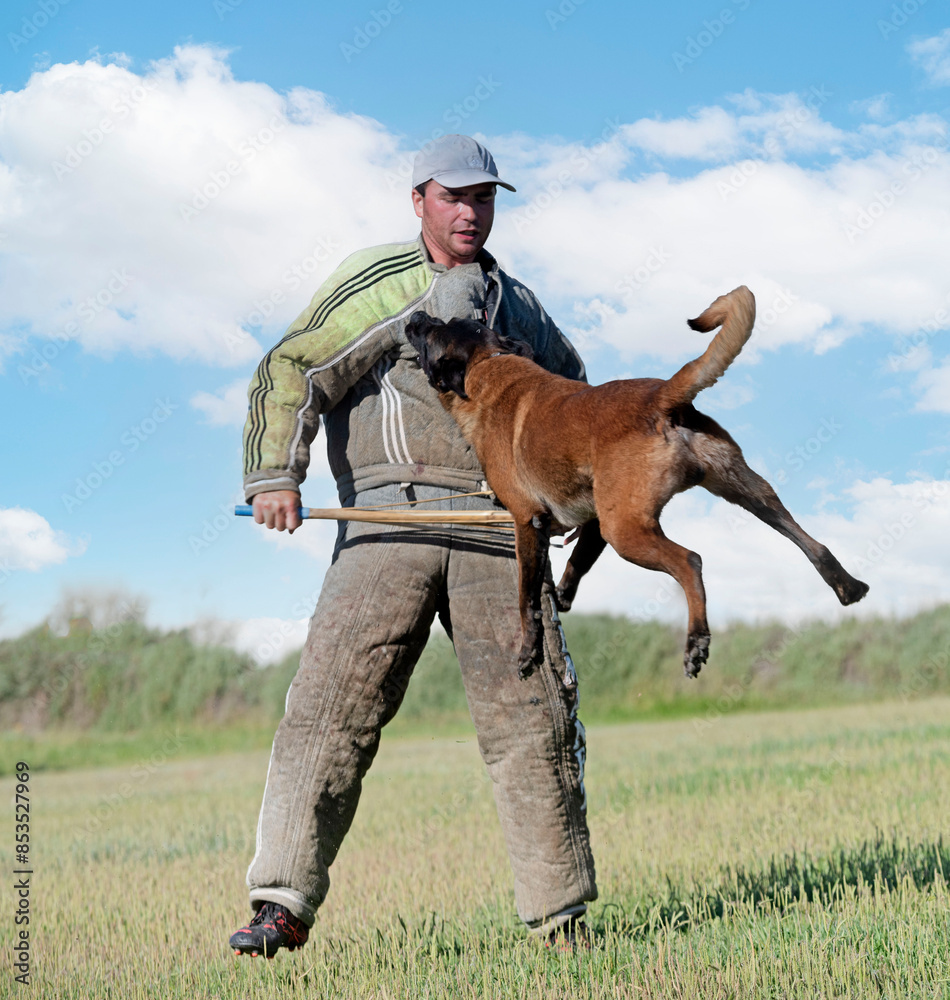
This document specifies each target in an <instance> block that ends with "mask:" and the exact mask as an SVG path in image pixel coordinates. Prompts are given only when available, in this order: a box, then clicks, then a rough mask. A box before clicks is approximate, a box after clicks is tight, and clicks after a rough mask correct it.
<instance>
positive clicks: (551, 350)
mask: <svg viewBox="0 0 950 1000" xmlns="http://www.w3.org/2000/svg"><path fill="white" fill-rule="evenodd" d="M541 313H542V316H543V317H544V319H543V322H542V330H543V343H539V345H538V346H539V347H540V348H541V355H540V357H539V358H537V359H536V360H537V362H538V364H540V365H543V366H544V367H545V368H547V370H548V371H550V372H554V373H555V374H556V375H563V376H564V377H565V378H572V379H575V380H577V381H578V382H586V381H587V369H586V368H585V367H584V362H583V361H582V360H581V356H580V355H579V354H578V353H577V349H576V348H575V347H574V345H573V344H572V343H571V342H570V341H569V340H568V339H567V337H565V336H564V334H563V333H561V331H560V330H559V329H558V327H557V324H556V323H555V322H554V320H553V319H551V317H550V316H549V315H548V314H547V313H546V312H545V311H544V309H541Z"/></svg>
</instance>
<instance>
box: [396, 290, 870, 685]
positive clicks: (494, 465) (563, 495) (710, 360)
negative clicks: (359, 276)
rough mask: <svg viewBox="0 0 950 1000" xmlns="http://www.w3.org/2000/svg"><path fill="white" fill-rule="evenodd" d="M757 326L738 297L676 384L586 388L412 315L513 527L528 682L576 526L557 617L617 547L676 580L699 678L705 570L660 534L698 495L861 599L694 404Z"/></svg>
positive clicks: (483, 332)
mask: <svg viewBox="0 0 950 1000" xmlns="http://www.w3.org/2000/svg"><path fill="white" fill-rule="evenodd" d="M754 322H755V298H754V297H753V295H752V293H751V292H750V291H749V289H748V288H746V287H745V286H744V285H741V286H740V287H739V288H736V289H734V290H733V291H731V292H729V293H728V295H722V296H720V297H719V298H718V299H716V301H715V302H713V303H712V305H710V306H709V308H708V309H706V310H705V312H703V313H702V314H701V315H700V316H698V317H697V318H696V319H693V320H689V321H688V323H689V326H690V327H692V329H693V330H697V331H699V332H702V333H709V332H711V331H712V330H715V329H716V328H717V327H721V329H720V330H719V332H718V333H717V334H716V336H715V337H714V338H713V340H712V341H711V342H710V344H709V346H708V347H707V349H706V351H705V352H704V353H703V354H702V356H701V357H699V358H696V359H695V360H693V361H690V362H689V363H688V364H686V365H684V366H683V367H682V368H681V369H680V370H679V371H678V372H677V373H676V374H675V375H674V376H673V377H672V378H670V379H667V380H665V381H664V380H663V379H657V378H637V379H626V380H623V381H617V382H608V383H606V384H605V385H598V386H591V385H588V384H587V383H585V382H578V381H574V380H572V379H567V378H564V377H562V376H560V375H555V374H552V373H551V372H549V371H546V370H545V369H543V368H541V367H540V366H539V365H537V364H535V363H534V361H533V360H531V354H532V352H531V348H530V346H529V345H528V344H526V343H523V342H521V341H518V340H514V339H510V338H506V337H502V336H500V335H499V334H497V333H495V332H494V331H493V330H491V329H489V328H488V327H487V326H485V325H484V324H482V323H480V322H478V321H477V320H472V319H459V320H452V321H450V322H448V323H444V322H442V321H441V320H438V319H433V318H432V317H430V316H428V315H427V314H426V313H424V312H415V313H413V315H412V317H411V318H410V320H409V323H408V324H407V328H406V335H407V337H408V340H409V342H410V344H412V346H413V348H414V349H415V350H417V351H418V352H419V363H420V365H421V367H422V370H423V371H424V373H425V375H426V377H427V378H428V380H429V383H430V384H431V385H432V386H433V387H434V388H435V389H436V390H437V392H438V393H439V398H440V401H441V402H442V405H443V406H444V407H445V409H446V410H447V411H448V412H449V413H450V414H451V415H452V417H454V418H455V420H456V422H457V423H458V425H459V427H460V428H461V431H462V434H463V435H464V436H465V438H466V439H467V440H468V441H469V442H470V443H471V445H472V446H473V447H474V449H475V452H476V454H477V455H478V458H479V461H480V462H481V465H482V468H483V469H484V471H485V477H486V479H487V481H488V484H489V486H490V487H491V489H492V490H493V491H494V493H495V495H496V496H497V497H498V500H499V501H500V502H501V503H502V504H503V505H504V506H505V507H506V508H507V510H508V511H509V512H510V513H511V515H512V517H513V519H514V526H515V549H516V553H517V558H518V570H519V602H520V612H521V625H522V640H523V641H522V647H521V651H520V653H519V657H518V669H519V673H520V675H521V677H522V678H524V677H527V676H528V675H529V674H530V673H531V671H532V670H533V667H534V664H535V663H536V662H537V661H538V660H539V656H540V651H541V649H540V647H541V641H542V637H543V636H542V625H541V588H542V584H543V581H544V576H545V573H546V570H547V552H548V540H549V538H550V536H551V535H552V534H563V533H564V532H565V531H566V530H567V529H571V528H579V529H580V533H579V535H578V539H577V545H576V546H575V548H574V552H573V553H572V555H571V557H570V560H569V561H568V564H567V567H566V568H565V570H564V575H563V576H562V578H561V581H560V583H559V584H558V585H557V588H556V591H555V599H556V603H557V606H558V608H559V610H561V611H567V610H569V609H570V607H571V604H572V603H573V601H574V597H575V595H576V593H577V586H578V583H579V582H580V580H581V578H582V577H583V576H584V574H585V573H587V571H588V570H589V569H590V568H591V566H593V565H594V563H595V562H596V560H597V558H598V557H599V556H600V554H601V552H603V550H604V547H605V546H606V545H607V544H608V543H609V544H610V545H611V546H612V547H613V548H614V549H615V550H616V551H617V552H618V553H619V554H620V555H621V556H622V557H623V558H624V559H626V560H628V561H629V562H632V563H636V564H637V565H638V566H643V567H645V568H646V569H653V570H661V571H663V572H665V573H668V574H669V575H670V576H672V577H673V578H674V579H675V580H676V581H677V582H678V583H679V585H680V586H681V587H682V588H683V590H684V592H685V593H686V599H687V602H688V604H689V632H688V637H687V640H686V650H685V653H684V657H683V663H684V669H685V672H686V676H687V677H695V676H696V675H697V674H698V673H699V672H700V670H701V668H702V665H703V664H704V663H705V662H706V660H707V658H708V655H709V640H710V633H709V626H708V624H707V621H706V594H705V590H704V587H703V578H702V560H701V559H700V557H699V555H698V554H697V553H695V552H690V551H689V550H688V549H685V548H684V547H683V546H681V545H677V544H676V542H673V541H671V540H670V539H668V538H667V537H666V536H665V535H664V534H663V530H662V528H661V527H660V522H659V517H660V513H661V511H662V510H663V508H664V507H665V506H666V504H667V502H668V501H669V500H670V498H671V497H672V496H673V495H674V494H675V493H680V492H683V491H684V490H688V489H690V488H691V487H693V486H699V485H702V486H704V487H705V488H706V489H707V490H709V492H710V493H713V494H714V495H716V496H719V497H723V498H724V499H726V500H729V501H730V502H731V503H734V504H738V505H739V506H740V507H743V508H745V509H746V510H747V511H749V512H750V513H752V514H754V515H755V516H756V517H758V518H759V519H760V520H762V521H764V522H765V523H766V524H768V525H769V526H770V527H772V528H774V529H775V530H776V531H778V532H780V533H781V534H783V535H785V536H786V538H789V539H791V540H792V541H793V542H794V543H795V544H796V545H797V546H798V547H799V548H800V549H801V550H802V551H803V552H804V553H805V555H806V556H807V557H808V559H809V560H810V561H811V563H812V565H813V566H814V567H815V569H816V570H818V572H819V574H820V575H821V577H822V579H823V580H824V581H825V583H827V584H828V586H829V587H831V588H832V590H834V592H835V594H837V596H838V600H839V601H840V602H841V603H842V604H845V605H847V604H853V603H854V602H855V601H860V600H861V598H862V597H864V595H865V594H866V593H867V591H868V586H867V584H866V583H862V582H861V581H860V580H856V579H855V578H854V577H853V576H851V575H850V574H849V573H848V572H847V571H846V570H845V569H844V568H843V567H842V565H841V564H840V563H839V562H838V560H837V559H836V558H835V557H834V556H833V555H832V554H831V552H830V551H829V550H828V549H827V548H826V547H825V546H824V545H821V544H820V543H819V542H817V541H815V539H814V538H812V537H811V536H810V535H808V534H807V533H806V532H805V531H804V530H803V529H802V528H801V527H800V526H799V525H798V524H797V523H796V522H795V520H794V519H793V518H792V516H791V514H789V512H788V511H787V510H786V509H785V507H784V506H783V504H782V502H781V500H779V498H778V496H777V495H776V493H775V491H774V490H773V489H772V487H771V486H770V485H769V483H768V482H766V481H765V480H764V479H763V478H762V477H761V476H759V475H758V474H756V473H755V472H753V471H752V469H750V468H749V466H748V465H746V462H745V459H744V458H743V456H742V451H741V450H740V449H739V446H738V445H737V444H736V442H735V441H734V440H733V439H732V438H731V437H730V435H729V434H728V433H727V432H726V431H725V430H724V429H723V428H722V427H720V426H719V424H717V423H716V421H715V420H713V419H711V418H710V417H707V416H706V415H705V414H702V413H700V412H699V411H698V410H696V409H695V408H694V407H693V405H692V403H693V399H694V398H695V397H696V396H697V394H698V393H699V392H700V391H701V390H703V389H706V388H708V387H709V386H711V385H713V384H714V383H715V382H716V381H717V380H718V379H719V377H720V376H721V375H722V374H723V373H724V372H725V371H726V369H727V368H728V367H729V365H730V364H732V362H733V361H734V360H735V358H736V356H737V355H738V354H739V352H740V351H741V350H742V347H743V345H744V344H745V342H746V341H747V340H748V339H749V336H750V335H751V333H752V327H753V324H754Z"/></svg>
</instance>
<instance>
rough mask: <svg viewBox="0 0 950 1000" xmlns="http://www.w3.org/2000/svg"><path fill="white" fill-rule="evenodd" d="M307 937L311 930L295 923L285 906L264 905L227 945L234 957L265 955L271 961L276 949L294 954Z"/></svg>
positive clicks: (275, 904)
mask: <svg viewBox="0 0 950 1000" xmlns="http://www.w3.org/2000/svg"><path fill="white" fill-rule="evenodd" d="M309 936H310V928H309V927H307V925H306V924H305V923H304V922H303V921H302V920H298V918H297V917H295V916H294V915H293V914H292V913H291V912H290V910H288V909H287V907H286V906H281V905H280V903H264V905H263V906H262V907H261V908H260V909H259V910H258V911H257V913H256V914H255V915H254V919H253V920H251V922H250V923H249V924H248V925H247V927H242V928H241V929H240V930H239V931H235V932H234V933H233V934H232V935H231V940H230V941H229V944H230V945H231V947H232V948H233V949H234V954H235V955H242V954H244V955H247V954H250V955H251V956H252V957H255V956H257V955H264V956H265V958H273V957H274V955H276V954H277V949H278V948H286V949H287V950H288V951H294V949H296V948H300V947H301V946H302V945H304V944H305V943H306V941H307V938H308V937H309Z"/></svg>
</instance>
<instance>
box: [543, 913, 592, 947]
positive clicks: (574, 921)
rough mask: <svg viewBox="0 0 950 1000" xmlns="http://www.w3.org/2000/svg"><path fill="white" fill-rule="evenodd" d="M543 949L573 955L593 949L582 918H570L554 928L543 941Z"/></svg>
mask: <svg viewBox="0 0 950 1000" xmlns="http://www.w3.org/2000/svg"><path fill="white" fill-rule="evenodd" d="M544 947H545V948H550V949H551V950H552V951H563V952H568V953H574V952H578V951H590V950H591V948H593V947H594V944H593V941H591V936H590V931H588V929H587V924H586V923H585V922H584V918H583V917H572V918H571V919H570V920H568V921H567V922H566V923H563V924H561V926H560V927H556V928H555V929H554V930H553V931H551V933H550V934H548V936H547V937H546V938H545V939H544Z"/></svg>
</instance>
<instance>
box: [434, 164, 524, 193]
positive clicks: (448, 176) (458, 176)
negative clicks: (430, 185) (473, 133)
mask: <svg viewBox="0 0 950 1000" xmlns="http://www.w3.org/2000/svg"><path fill="white" fill-rule="evenodd" d="M430 180H433V181H438V182H439V183H440V184H441V185H442V187H447V188H464V187H472V186H473V185H474V184H498V185H500V186H501V187H503V188H507V189H508V190H509V191H514V190H516V189H515V188H514V187H512V185H511V184H506V183H505V181H503V180H500V179H499V178H498V177H496V176H495V175H494V174H490V173H489V172H488V171H487V170H477V169H473V170H446V171H445V172H443V173H441V174H433V175H432V177H431V178H430Z"/></svg>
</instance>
